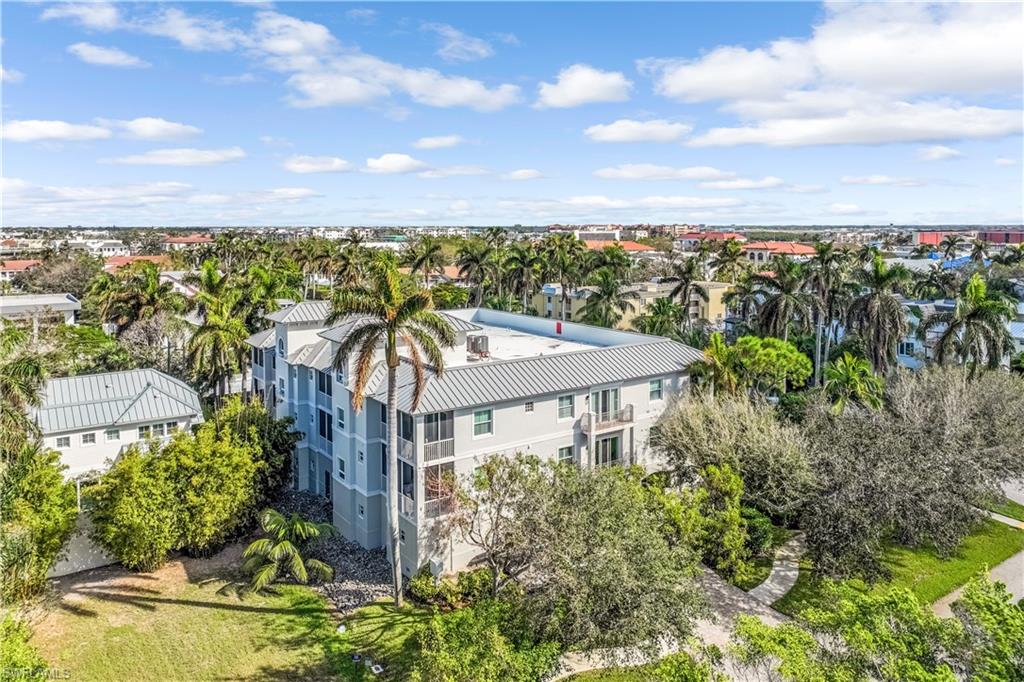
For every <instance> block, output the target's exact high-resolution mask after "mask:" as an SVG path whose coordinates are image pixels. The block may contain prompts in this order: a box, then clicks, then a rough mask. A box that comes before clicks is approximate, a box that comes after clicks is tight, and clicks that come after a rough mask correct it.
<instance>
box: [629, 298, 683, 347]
mask: <svg viewBox="0 0 1024 682" xmlns="http://www.w3.org/2000/svg"><path fill="white" fill-rule="evenodd" d="M682 318H683V308H682V307H681V306H680V305H679V304H678V303H676V302H675V301H673V300H672V299H671V298H668V297H663V298H656V299H654V301H653V302H652V303H651V304H650V305H648V306H647V312H645V313H644V314H643V315H638V316H636V317H634V318H633V321H632V325H633V329H635V330H636V331H638V332H640V333H641V334H653V335H655V336H667V337H669V338H671V339H678V337H679V328H680V326H681V325H682Z"/></svg>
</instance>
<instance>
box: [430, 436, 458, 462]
mask: <svg viewBox="0 0 1024 682" xmlns="http://www.w3.org/2000/svg"><path fill="white" fill-rule="evenodd" d="M454 456H455V439H454V438H447V439H445V440H436V441H434V442H432V443H424V444H423V459H424V461H426V462H436V461H437V460H439V459H449V458H451V457H454Z"/></svg>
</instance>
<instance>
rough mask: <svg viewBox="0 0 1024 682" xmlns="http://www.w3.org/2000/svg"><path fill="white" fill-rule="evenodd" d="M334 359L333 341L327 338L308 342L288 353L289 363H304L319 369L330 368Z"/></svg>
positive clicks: (303, 364)
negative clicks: (332, 352)
mask: <svg viewBox="0 0 1024 682" xmlns="http://www.w3.org/2000/svg"><path fill="white" fill-rule="evenodd" d="M333 361H334V356H333V355H332V354H331V342H330V341H328V340H326V339H322V340H320V341H317V342H316V343H310V344H307V345H305V346H303V347H302V348H300V349H298V350H297V351H295V352H293V353H291V354H289V355H288V364H289V365H302V366H303V367H312V368H313V369H319V370H327V369H329V368H330V366H331V363H332V362H333Z"/></svg>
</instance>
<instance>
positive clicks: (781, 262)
mask: <svg viewBox="0 0 1024 682" xmlns="http://www.w3.org/2000/svg"><path fill="white" fill-rule="evenodd" d="M750 280H751V281H752V282H753V283H754V284H755V285H756V286H757V287H758V289H759V290H760V292H761V295H762V297H763V301H762V303H761V305H760V307H759V309H758V311H757V315H758V324H759V325H760V327H761V328H762V329H763V330H764V331H765V332H766V333H768V334H771V335H772V336H775V337H778V338H780V339H782V340H783V341H788V340H789V327H790V325H791V324H796V325H797V326H798V327H799V328H800V329H801V330H803V331H806V330H808V329H810V326H811V320H812V319H813V316H814V313H815V312H816V311H817V309H818V301H817V299H816V298H815V296H814V294H811V293H809V292H807V291H806V290H805V288H804V287H805V285H806V283H807V272H806V271H805V269H804V267H803V266H802V265H801V264H800V263H797V262H796V261H794V260H791V259H789V258H786V257H785V256H780V257H777V258H775V259H774V260H773V261H772V271H771V272H770V273H759V272H756V273H753V274H752V275H750Z"/></svg>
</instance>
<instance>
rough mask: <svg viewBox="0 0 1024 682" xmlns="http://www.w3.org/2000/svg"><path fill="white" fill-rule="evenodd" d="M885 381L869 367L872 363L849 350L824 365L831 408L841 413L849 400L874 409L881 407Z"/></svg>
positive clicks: (826, 390)
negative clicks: (826, 365)
mask: <svg viewBox="0 0 1024 682" xmlns="http://www.w3.org/2000/svg"><path fill="white" fill-rule="evenodd" d="M884 390H885V382H883V381H882V378H881V377H879V376H878V375H876V374H875V373H874V372H873V371H872V370H871V363H870V362H868V361H867V360H865V359H864V358H857V357H854V356H853V355H851V354H850V353H843V355H842V357H840V358H837V359H836V361H835V362H832V363H830V364H829V366H828V367H826V368H825V393H826V395H828V397H829V399H830V400H831V401H832V403H833V408H832V409H833V411H834V412H835V413H836V414H841V413H842V411H843V410H844V409H846V404H847V403H848V402H849V401H851V400H852V401H854V402H857V403H860V404H861V405H864V406H865V407H869V408H871V409H873V410H877V409H878V408H880V407H881V406H882V393H883V392H884Z"/></svg>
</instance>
